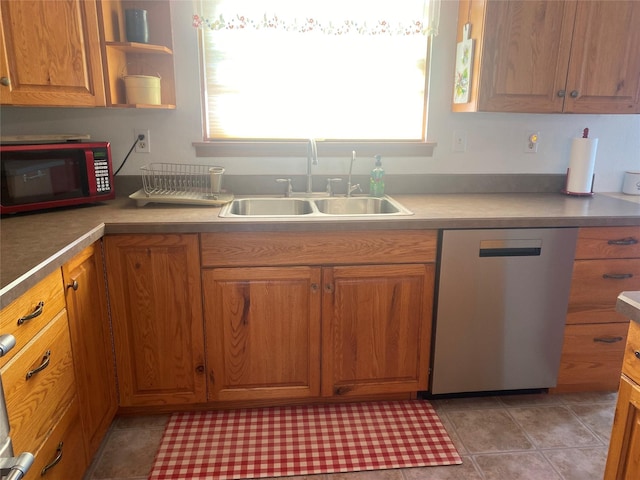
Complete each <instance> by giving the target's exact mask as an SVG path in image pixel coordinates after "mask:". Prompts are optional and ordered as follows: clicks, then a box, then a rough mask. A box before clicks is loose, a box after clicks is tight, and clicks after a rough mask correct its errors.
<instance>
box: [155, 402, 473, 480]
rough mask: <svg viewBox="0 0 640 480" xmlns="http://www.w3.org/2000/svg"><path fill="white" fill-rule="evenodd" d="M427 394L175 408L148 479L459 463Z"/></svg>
mask: <svg viewBox="0 0 640 480" xmlns="http://www.w3.org/2000/svg"><path fill="white" fill-rule="evenodd" d="M460 463H462V460H461V459H460V456H459V455H458V452H457V451H456V449H455V447H454V446H453V443H452V442H451V439H450V438H449V436H448V435H447V432H446V431H445V429H444V427H443V426H442V423H441V422H440V419H439V418H438V416H437V414H436V412H435V411H434V409H433V407H432V406H431V404H430V403H429V402H427V401H424V400H411V401H395V402H371V403H345V404H335V405H312V406H296V407H271V408H260V409H243V410H230V411H207V412H186V413H176V414H173V415H172V416H171V418H170V419H169V422H168V424H167V427H166V431H165V433H164V437H163V439H162V442H161V444H160V449H159V450H158V453H157V456H156V460H155V463H154V465H153V468H152V470H151V474H150V476H149V480H169V479H170V480H182V479H184V480H194V479H195V480H205V479H216V480H226V479H241V478H261V477H284V476H290V475H312V474H318V473H337V472H355V471H362V470H379V469H388V468H407V467H425V466H436V465H454V464H460Z"/></svg>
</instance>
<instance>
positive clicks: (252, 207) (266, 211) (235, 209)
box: [220, 198, 314, 217]
mask: <svg viewBox="0 0 640 480" xmlns="http://www.w3.org/2000/svg"><path fill="white" fill-rule="evenodd" d="M226 207H229V208H228V209H227V212H226V213H227V215H222V212H221V215H220V216H232V215H240V216H245V217H265V216H267V217H282V216H287V217H288V216H291V215H309V214H311V213H313V212H314V209H313V205H311V203H310V202H309V201H308V200H304V199H298V198H239V199H236V200H233V201H232V202H231V203H229V204H227V205H226V206H225V208H226ZM223 210H224V209H223Z"/></svg>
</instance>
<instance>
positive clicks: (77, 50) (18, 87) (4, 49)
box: [0, 0, 105, 106]
mask: <svg viewBox="0 0 640 480" xmlns="http://www.w3.org/2000/svg"><path fill="white" fill-rule="evenodd" d="M0 9H1V15H2V19H1V28H2V31H1V32H0V33H1V35H0V52H1V53H0V55H2V58H0V61H1V63H0V77H2V85H0V103H2V104H5V105H43V106H55V105H58V106H104V105H105V94H104V80H103V78H102V61H101V55H100V40H99V34H98V17H97V9H96V2H95V0H87V1H85V0H73V1H71V0H69V1H64V2H48V1H33V2H25V1H19V0H3V1H2V2H1V3H0Z"/></svg>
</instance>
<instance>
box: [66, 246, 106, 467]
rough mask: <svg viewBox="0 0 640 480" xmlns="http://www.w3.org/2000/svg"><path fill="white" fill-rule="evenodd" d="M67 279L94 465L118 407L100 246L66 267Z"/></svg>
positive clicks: (85, 426)
mask: <svg viewBox="0 0 640 480" xmlns="http://www.w3.org/2000/svg"><path fill="white" fill-rule="evenodd" d="M62 275H63V278H64V283H65V287H66V290H65V296H66V302H67V314H68V316H69V331H70V334H71V347H72V349H73V359H74V366H75V374H76V386H77V391H78V400H79V401H78V404H79V409H80V419H81V420H82V427H83V430H84V434H85V438H86V441H87V445H86V453H87V461H90V460H91V459H92V458H93V456H94V455H95V453H96V452H97V451H98V448H99V447H100V444H101V442H102V439H103V438H104V435H105V434H106V433H107V430H108V428H109V426H110V425H111V421H112V420H113V418H114V416H115V413H116V410H117V409H118V397H117V392H116V377H115V364H114V358H113V348H112V342H111V328H110V324H109V311H108V306H107V290H106V283H105V276H104V275H105V272H104V265H103V261H102V246H101V242H97V243H94V244H93V245H91V246H89V247H87V248H86V249H84V250H83V251H82V252H81V253H79V254H78V255H77V256H76V257H74V258H73V259H72V260H70V261H69V262H67V263H66V264H65V265H63V267H62Z"/></svg>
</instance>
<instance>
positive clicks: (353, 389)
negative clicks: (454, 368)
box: [201, 231, 437, 401]
mask: <svg viewBox="0 0 640 480" xmlns="http://www.w3.org/2000/svg"><path fill="white" fill-rule="evenodd" d="M201 248H202V264H203V273H202V276H203V292H204V297H205V300H204V305H205V318H206V332H207V341H206V344H207V359H208V370H209V372H208V380H209V392H210V396H209V399H210V400H212V401H216V400H255V401H272V400H273V399H276V398H277V399H290V400H291V399H313V398H314V397H315V398H316V401H318V400H319V399H320V398H322V400H323V401H329V400H331V399H332V398H333V399H338V398H346V397H366V396H376V395H383V396H390V395H391V396H393V395H405V398H409V397H411V396H412V395H415V393H416V392H417V391H419V390H426V389H427V383H428V371H429V348H430V345H429V343H430V333H431V316H432V302H433V293H434V292H433V288H434V277H435V258H436V249H437V233H436V232H435V231H384V232H382V231H375V232H339V233H338V232H323V233H306V232H305V233H302V232H262V233H260V234H256V233H244V232H243V233H237V234H236V233H215V234H214V233H209V234H202V235H201ZM381 262H382V263H381Z"/></svg>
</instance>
